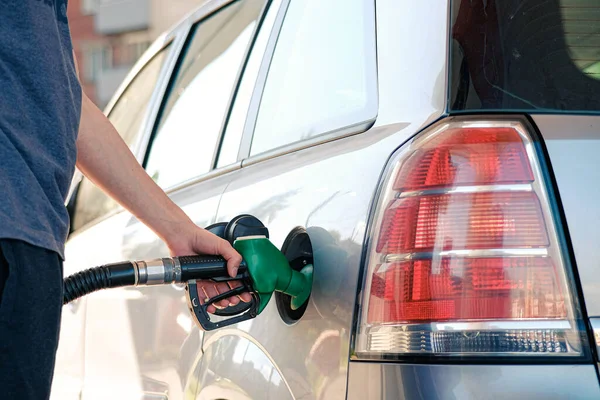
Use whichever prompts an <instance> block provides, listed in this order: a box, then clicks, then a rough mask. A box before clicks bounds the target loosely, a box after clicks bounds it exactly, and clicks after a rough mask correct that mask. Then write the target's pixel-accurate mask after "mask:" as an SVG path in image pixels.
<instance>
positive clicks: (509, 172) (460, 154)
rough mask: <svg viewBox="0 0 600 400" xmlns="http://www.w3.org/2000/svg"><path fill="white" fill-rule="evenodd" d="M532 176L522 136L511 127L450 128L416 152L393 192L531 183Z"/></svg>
mask: <svg viewBox="0 0 600 400" xmlns="http://www.w3.org/2000/svg"><path fill="white" fill-rule="evenodd" d="M532 181H533V173H532V171H531V167H530V165H529V161H528V159H527V153H526V152H525V146H524V145H523V141H522V140H521V137H520V136H519V133H518V132H517V131H515V130H514V129H512V128H494V129H489V128H451V129H447V130H445V131H444V132H442V133H441V134H438V135H436V136H435V137H433V138H432V139H431V140H429V141H428V142H427V143H426V144H424V145H423V146H422V147H421V148H419V149H417V150H416V151H414V152H413V153H412V154H411V155H410V156H409V157H408V158H407V160H406V162H405V163H404V165H403V166H402V168H401V169H400V171H399V173H398V176H397V177H396V182H395V183H394V189H395V190H398V191H406V190H422V189H426V188H434V187H439V186H460V185H488V184H506V183H529V182H532Z"/></svg>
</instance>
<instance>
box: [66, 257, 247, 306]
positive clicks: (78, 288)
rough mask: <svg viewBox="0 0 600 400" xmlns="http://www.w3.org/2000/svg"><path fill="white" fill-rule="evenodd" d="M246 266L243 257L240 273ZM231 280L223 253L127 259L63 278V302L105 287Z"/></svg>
mask: <svg viewBox="0 0 600 400" xmlns="http://www.w3.org/2000/svg"><path fill="white" fill-rule="evenodd" d="M246 270H247V265H246V263H245V262H244V261H242V263H241V264H240V267H239V269H238V276H241V275H243V274H244V273H245V272H246ZM218 278H222V279H223V280H230V279H231V278H230V277H229V274H228V272H227V262H226V261H225V259H224V258H223V257H220V256H206V255H202V256H200V255H198V256H184V257H172V258H160V259H155V260H150V261H124V262H119V263H114V264H107V265H102V266H99V267H95V268H90V269H87V270H84V271H81V272H78V273H76V274H73V275H71V276H69V277H67V278H66V279H65V280H64V294H63V304H67V303H70V302H72V301H73V300H76V299H78V298H80V297H83V296H86V295H88V294H90V293H93V292H96V291H98V290H102V289H110V288H118V287H124V286H152V285H164V284H170V283H185V282H188V281H191V280H200V279H213V280H214V279H218Z"/></svg>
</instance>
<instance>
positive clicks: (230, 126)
mask: <svg viewBox="0 0 600 400" xmlns="http://www.w3.org/2000/svg"><path fill="white" fill-rule="evenodd" d="M280 7H281V0H273V1H272V2H271V4H269V9H268V10H267V13H266V15H265V18H264V20H263V22H262V24H261V28H260V31H259V32H258V34H257V36H256V40H255V41H254V44H253V45H252V52H251V54H250V57H249V59H248V62H247V64H246V66H245V68H244V74H243V76H242V79H241V81H240V85H239V88H238V90H237V93H236V96H235V101H234V103H233V106H232V108H231V114H230V115H229V121H227V127H226V128H225V134H224V136H223V141H222V143H221V148H220V150H219V158H218V160H217V167H224V166H226V165H230V164H233V163H234V162H236V161H237V156H238V152H239V149H240V143H241V140H242V134H243V133H244V126H245V123H246V117H247V115H248V112H249V107H250V102H251V100H252V93H253V91H254V86H255V84H256V80H257V79H258V74H259V72H260V64H261V63H262V60H263V56H264V54H265V50H266V48H267V43H268V42H269V37H270V36H271V31H272V30H273V24H274V23H275V17H276V16H277V13H278V11H279V8H280Z"/></svg>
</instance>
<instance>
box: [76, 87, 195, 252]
mask: <svg viewBox="0 0 600 400" xmlns="http://www.w3.org/2000/svg"><path fill="white" fill-rule="evenodd" d="M77 151H78V156H77V167H78V168H79V170H80V171H81V172H82V173H83V174H84V175H85V176H87V177H88V178H89V179H90V180H91V181H92V182H94V183H95V184H96V185H98V186H99V187H100V188H101V189H103V190H104V191H105V192H107V193H108V194H109V195H110V196H111V197H113V198H114V199H115V200H117V201H118V202H119V203H120V204H121V205H123V207H125V208H126V209H127V210H129V211H130V212H131V213H132V214H133V215H135V216H136V217H137V218H138V219H139V220H140V221H141V222H143V223H144V224H145V225H147V226H149V227H150V228H151V229H152V230H153V231H154V232H156V234H157V235H158V236H160V237H161V239H163V240H165V241H169V240H172V239H173V238H175V237H176V236H177V235H180V234H181V233H183V232H184V231H186V230H189V229H191V226H192V225H193V224H192V221H191V220H190V219H189V218H188V217H187V216H186V214H185V213H184V212H183V211H182V210H181V209H180V208H179V207H177V206H176V205H175V204H174V203H173V202H172V201H171V200H170V199H169V197H168V196H167V195H166V194H165V193H164V192H163V191H162V190H161V189H160V187H158V185H156V183H155V182H154V181H153V180H152V179H151V178H150V177H149V176H148V174H147V173H146V171H144V169H143V168H142V167H141V166H140V164H139V163H138V161H137V160H136V159H135V157H134V156H133V154H131V151H130V150H129V147H128V146H127V145H126V144H125V142H124V141H123V139H122V138H121V137H120V136H119V134H118V133H117V131H116V130H115V129H114V127H113V126H112V124H111V123H110V122H109V121H108V119H107V118H106V117H105V116H104V114H103V113H102V112H101V111H100V110H99V109H98V107H96V105H95V104H94V103H92V101H91V100H90V99H88V97H87V96H85V95H84V96H83V101H82V111H81V122H80V128H79V137H78V139H77Z"/></svg>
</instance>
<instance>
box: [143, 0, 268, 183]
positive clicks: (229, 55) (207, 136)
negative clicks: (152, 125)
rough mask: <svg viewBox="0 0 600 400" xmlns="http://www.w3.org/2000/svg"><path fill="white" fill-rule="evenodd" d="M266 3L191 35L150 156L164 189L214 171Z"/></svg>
mask: <svg viewBox="0 0 600 400" xmlns="http://www.w3.org/2000/svg"><path fill="white" fill-rule="evenodd" d="M264 3H265V0H240V1H238V2H235V3H233V4H232V5H230V6H228V7H226V8H224V9H222V10H220V11H218V12H217V13H215V14H213V15H212V16H210V17H209V18H208V19H206V20H203V21H200V22H199V23H197V24H196V25H195V26H194V27H193V28H192V30H191V33H190V38H189V39H188V44H187V45H186V49H185V51H184V52H183V58H182V60H180V62H179V66H178V68H177V71H176V73H175V75H174V78H173V81H172V83H171V85H170V89H169V94H168V97H167V99H166V101H165V104H164V106H163V110H162V113H161V117H160V120H159V123H158V126H157V128H156V131H155V134H154V136H153V140H152V143H151V146H150V150H149V153H148V155H147V159H146V160H147V161H146V170H147V172H148V174H149V175H150V176H151V177H152V178H153V179H154V180H155V181H156V182H157V183H158V185H160V186H161V187H162V188H163V189H167V188H169V187H172V186H174V185H177V184H178V183H181V182H183V181H186V180H189V179H192V178H195V177H197V176H199V175H202V174H204V173H206V172H208V171H210V169H211V168H212V162H213V156H214V152H215V147H216V144H217V140H218V138H219V136H220V132H221V128H222V124H223V119H224V117H225V115H226V113H227V110H228V107H229V101H230V98H231V93H232V90H233V88H234V86H235V83H236V78H237V76H238V73H239V70H240V66H241V64H242V61H243V59H244V55H245V54H246V49H247V47H248V44H249V42H250V40H251V37H252V32H253V30H254V26H255V25H256V22H257V19H258V16H259V14H260V11H261V9H262V8H263V5H264Z"/></svg>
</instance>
